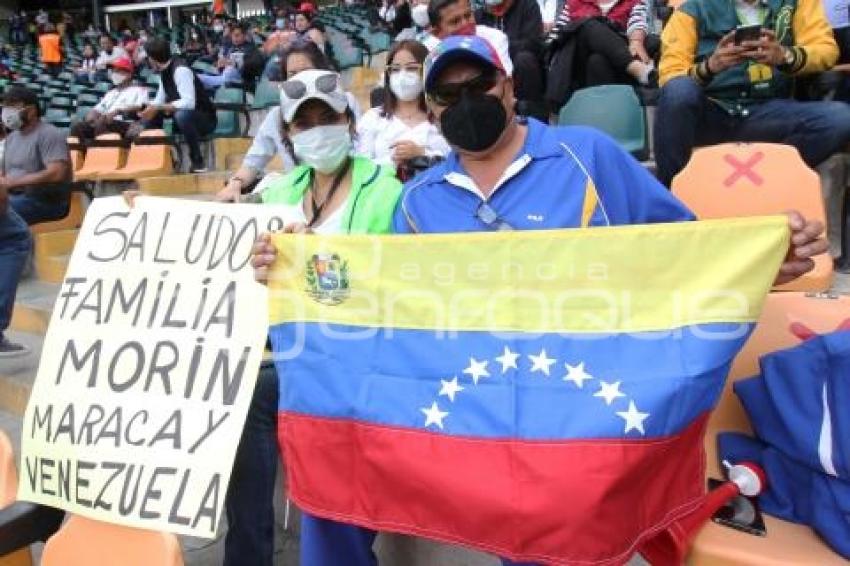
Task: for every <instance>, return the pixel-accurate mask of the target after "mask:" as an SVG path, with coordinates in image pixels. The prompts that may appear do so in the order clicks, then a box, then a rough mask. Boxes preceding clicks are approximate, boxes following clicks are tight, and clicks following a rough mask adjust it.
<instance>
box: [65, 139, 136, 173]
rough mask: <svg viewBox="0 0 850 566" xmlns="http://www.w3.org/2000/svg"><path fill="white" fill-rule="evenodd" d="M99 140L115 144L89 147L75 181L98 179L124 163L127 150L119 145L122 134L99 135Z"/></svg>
mask: <svg viewBox="0 0 850 566" xmlns="http://www.w3.org/2000/svg"><path fill="white" fill-rule="evenodd" d="M97 141H98V142H114V143H115V144H116V145H115V146H109V147H97V146H93V147H89V148H88V150H87V151H86V159H85V161H84V162H83V166H82V167H81V168H80V169H79V170H77V171H75V172H74V180H75V181H96V180H98V179H99V178H100V177H101V176H102V175H105V174H107V173H112V172H113V171H115V170H116V169H119V168H120V167H121V166H122V165H123V163H122V162H123V160H124V158H125V154H126V151H125V150H124V149H123V148H121V147H118V145H117V144H118V143H120V142H121V136H119V135H118V134H103V135H102V136H98V137H97Z"/></svg>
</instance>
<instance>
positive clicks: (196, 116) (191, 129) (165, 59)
mask: <svg viewBox="0 0 850 566" xmlns="http://www.w3.org/2000/svg"><path fill="white" fill-rule="evenodd" d="M145 50H146V51H147V52H148V61H149V62H150V66H151V69H153V70H154V72H158V73H159V76H160V79H159V91H158V92H157V93H156V97H155V98H154V100H153V103H152V104H150V105H149V106H148V107H147V108H145V109H144V110H143V111H142V112H141V113H140V114H139V117H140V118H141V119H142V120H144V121H145V126H146V127H152V126H155V125H156V124H157V122H159V121H160V119H161V118H162V116H163V115H165V116H173V117H174V123H175V124H176V126H177V128H178V129H179V130H180V132H181V133H182V134H183V137H184V138H186V144H187V145H188V146H189V157H190V159H191V160H192V169H191V171H192V172H193V173H201V172H203V171H206V167H205V166H204V159H203V156H202V154H201V145H200V144H201V142H200V138H201V137H202V136H208V135H209V134H211V133H212V132H213V130H215V127H216V113H215V107H214V106H213V104H212V102H211V101H210V98H209V96H207V93H206V91H205V90H204V87H203V85H202V84H201V81H200V80H199V79H198V77H197V76H196V75H195V73H193V72H192V70H191V69H190V68H189V67H187V66H186V65H185V63H183V62H182V61H179V60H177V59H174V58H173V57H172V56H171V46H170V45H169V44H168V42H167V41H165V40H164V39H160V38H156V39H152V40H150V41H148V42H147V44H145Z"/></svg>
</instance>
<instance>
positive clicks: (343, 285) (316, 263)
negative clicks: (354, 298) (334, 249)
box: [304, 253, 349, 305]
mask: <svg viewBox="0 0 850 566" xmlns="http://www.w3.org/2000/svg"><path fill="white" fill-rule="evenodd" d="M304 278H305V280H306V282H307V292H308V293H309V295H310V296H311V297H313V299H315V300H316V301H318V302H320V303H323V304H326V305H338V304H339V303H341V302H342V301H344V300H345V298H346V297H347V296H348V294H349V289H348V264H347V262H345V261H343V260H341V259H340V258H339V256H338V255H337V254H327V253H326V254H314V255H313V257H311V258H310V259H309V261H307V268H306V270H305V276H304Z"/></svg>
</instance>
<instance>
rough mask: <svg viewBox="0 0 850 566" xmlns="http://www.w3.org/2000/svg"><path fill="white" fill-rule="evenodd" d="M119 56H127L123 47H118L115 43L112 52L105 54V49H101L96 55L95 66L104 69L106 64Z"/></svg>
mask: <svg viewBox="0 0 850 566" xmlns="http://www.w3.org/2000/svg"><path fill="white" fill-rule="evenodd" d="M121 57H127V52H126V51H124V48H123V47H118V46H117V45H116V46H115V47H113V48H112V53H111V54H107V53H106V51H101V52H100V54H99V55H98V56H97V61H96V62H95V66H96V67H97V68H98V69H105V68H106V66H107V65H109V64H110V63H112V62H113V61H115V60H116V59H119V58H121Z"/></svg>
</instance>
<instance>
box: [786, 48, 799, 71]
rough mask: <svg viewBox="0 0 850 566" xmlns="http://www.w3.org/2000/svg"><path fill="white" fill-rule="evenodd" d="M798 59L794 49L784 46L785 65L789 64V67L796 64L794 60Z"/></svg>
mask: <svg viewBox="0 0 850 566" xmlns="http://www.w3.org/2000/svg"><path fill="white" fill-rule="evenodd" d="M796 59H797V56H796V54H795V53H794V50H793V49H791V48H790V47H783V48H782V64H783V65H787V66H788V67H790V66H791V65H793V64H794V61H795V60H796Z"/></svg>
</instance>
